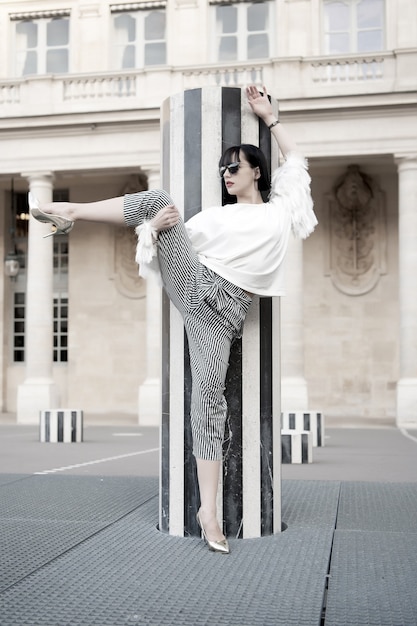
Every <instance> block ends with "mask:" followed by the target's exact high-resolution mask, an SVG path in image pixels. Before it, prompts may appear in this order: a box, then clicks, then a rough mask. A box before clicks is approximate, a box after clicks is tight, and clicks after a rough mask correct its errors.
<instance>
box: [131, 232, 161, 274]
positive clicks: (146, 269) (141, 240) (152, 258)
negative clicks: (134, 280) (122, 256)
mask: <svg viewBox="0 0 417 626" xmlns="http://www.w3.org/2000/svg"><path fill="white" fill-rule="evenodd" d="M135 233H136V234H137V236H138V243H137V246H136V257H135V261H136V263H137V264H138V265H139V276H141V277H142V278H145V279H147V278H149V276H151V275H152V274H153V275H154V276H155V277H156V278H157V280H158V282H159V284H160V285H162V277H161V269H160V267H159V261H158V252H157V239H158V232H157V230H156V228H154V227H153V226H152V225H151V223H150V222H149V221H146V222H143V224H141V225H140V226H137V227H136V228H135Z"/></svg>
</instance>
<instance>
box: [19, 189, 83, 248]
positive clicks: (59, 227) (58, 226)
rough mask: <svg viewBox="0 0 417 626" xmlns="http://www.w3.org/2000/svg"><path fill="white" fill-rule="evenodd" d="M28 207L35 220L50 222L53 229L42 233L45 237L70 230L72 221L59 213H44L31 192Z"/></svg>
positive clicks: (62, 233)
mask: <svg viewBox="0 0 417 626" xmlns="http://www.w3.org/2000/svg"><path fill="white" fill-rule="evenodd" d="M28 197H29V209H30V212H31V214H32V215H33V217H34V218H35V220H38V222H42V223H44V224H52V225H53V226H54V227H55V230H53V231H52V232H50V233H48V234H47V235H44V238H45V237H52V236H53V235H66V234H67V233H69V232H70V230H72V228H73V226H74V222H73V221H72V220H70V219H68V218H67V217H61V216H60V215H52V214H51V213H44V212H43V211H41V210H40V208H39V202H38V200H37V198H35V196H34V195H33V193H31V192H29V196H28Z"/></svg>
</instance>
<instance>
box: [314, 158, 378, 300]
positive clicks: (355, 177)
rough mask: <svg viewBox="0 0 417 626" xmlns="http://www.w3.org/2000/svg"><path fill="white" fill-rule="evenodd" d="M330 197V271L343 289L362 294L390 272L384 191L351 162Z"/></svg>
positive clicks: (328, 266)
mask: <svg viewBox="0 0 417 626" xmlns="http://www.w3.org/2000/svg"><path fill="white" fill-rule="evenodd" d="M327 200H328V202H327V206H328V219H327V224H328V237H327V251H328V255H327V268H326V274H327V275H330V277H331V279H332V282H333V284H334V285H335V287H336V288H337V289H339V291H341V292H343V293H346V294H348V295H351V296H359V295H362V294H364V293H367V292H368V291H370V290H371V289H373V288H374V287H375V286H376V285H377V283H378V281H379V278H380V276H381V275H382V274H385V273H386V220H385V207H384V195H383V193H382V191H380V190H379V189H378V188H377V186H376V184H375V182H374V181H373V180H372V178H370V177H369V176H367V175H366V174H364V173H363V172H361V171H360V169H359V167H358V166H357V165H350V166H349V167H348V168H347V171H346V172H345V174H344V175H343V176H342V178H341V179H340V180H339V181H338V182H337V183H336V184H335V186H334V189H333V193H332V194H329V195H328V197H327Z"/></svg>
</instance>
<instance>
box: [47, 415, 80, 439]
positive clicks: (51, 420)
mask: <svg viewBox="0 0 417 626" xmlns="http://www.w3.org/2000/svg"><path fill="white" fill-rule="evenodd" d="M39 426H40V433H39V436H40V441H41V443H81V442H82V440H83V412H82V411H80V410H79V409H49V410H47V411H41V412H40V425H39Z"/></svg>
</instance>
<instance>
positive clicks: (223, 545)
mask: <svg viewBox="0 0 417 626" xmlns="http://www.w3.org/2000/svg"><path fill="white" fill-rule="evenodd" d="M197 523H198V525H199V526H200V528H201V534H202V535H203V539H204V541H205V542H206V544H207V545H208V549H209V550H210V551H211V552H220V553H221V554H230V548H229V543H228V541H227V539H220V541H210V540H209V539H208V538H207V535H206V531H205V530H204V526H203V524H202V523H201V519H200V515H199V514H198V513H197Z"/></svg>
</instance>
